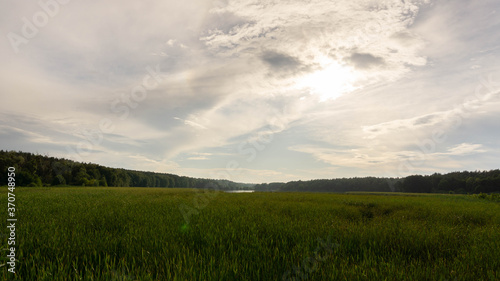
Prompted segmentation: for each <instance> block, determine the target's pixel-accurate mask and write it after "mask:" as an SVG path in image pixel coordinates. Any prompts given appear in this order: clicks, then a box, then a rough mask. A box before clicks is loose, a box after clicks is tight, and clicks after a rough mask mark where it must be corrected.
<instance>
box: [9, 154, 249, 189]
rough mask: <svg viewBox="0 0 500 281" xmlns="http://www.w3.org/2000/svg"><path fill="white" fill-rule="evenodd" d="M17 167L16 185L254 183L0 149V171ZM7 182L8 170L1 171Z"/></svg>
mask: <svg viewBox="0 0 500 281" xmlns="http://www.w3.org/2000/svg"><path fill="white" fill-rule="evenodd" d="M8 167H14V168H15V169H16V185H17V186H28V187H37V186H40V187H41V186H45V187H49V186H104V187H106V186H115V187H118V186H119V187H178V188H205V187H207V186H209V187H210V188H217V189H220V190H237V189H249V188H250V187H253V185H248V184H241V183H235V182H232V181H228V180H212V179H199V178H192V177H185V176H178V175H174V174H167V173H155V172H143V171H134V170H126V169H117V168H109V167H104V166H101V165H97V164H93V163H80V162H75V161H72V160H66V159H59V158H54V157H48V156H43V155H38V154H32V153H27V152H20V151H19V152H16V151H4V150H1V151H0V170H1V171H7V169H8ZM0 182H1V183H6V182H7V172H5V173H0Z"/></svg>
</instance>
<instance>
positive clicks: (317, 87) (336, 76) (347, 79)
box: [296, 60, 358, 101]
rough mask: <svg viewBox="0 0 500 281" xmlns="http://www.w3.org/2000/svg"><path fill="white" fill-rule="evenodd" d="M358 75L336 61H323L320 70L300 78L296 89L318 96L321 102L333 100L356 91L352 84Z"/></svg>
mask: <svg viewBox="0 0 500 281" xmlns="http://www.w3.org/2000/svg"><path fill="white" fill-rule="evenodd" d="M357 76H358V74H357V73H356V72H355V71H354V69H352V68H350V67H348V66H345V65H341V64H339V63H338V62H336V61H332V60H323V61H322V63H321V69H320V70H317V71H315V72H313V73H311V74H308V75H306V76H304V77H302V78H300V79H299V80H298V81H297V83H296V87H297V88H298V89H309V91H310V93H311V94H313V95H318V96H319V97H320V100H321V101H325V100H334V99H336V98H338V97H340V96H341V95H342V94H344V93H347V92H351V91H353V90H356V87H354V83H355V82H356V80H357Z"/></svg>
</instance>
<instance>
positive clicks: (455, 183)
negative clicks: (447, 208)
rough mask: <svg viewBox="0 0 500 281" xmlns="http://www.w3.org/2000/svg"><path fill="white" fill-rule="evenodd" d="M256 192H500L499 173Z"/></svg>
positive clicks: (325, 182)
mask: <svg viewBox="0 0 500 281" xmlns="http://www.w3.org/2000/svg"><path fill="white" fill-rule="evenodd" d="M254 188H255V190H256V191H308V192H349V191H363V192H413V193H461V194H466V193H470V194H477V193H494V192H500V170H491V171H475V172H468V171H463V172H452V173H448V174H439V173H435V174H432V175H427V176H422V175H411V176H407V177H404V178H375V177H364V178H341V179H322V180H310V181H291V182H287V183H283V182H275V183H264V184H257V185H255V187H254Z"/></svg>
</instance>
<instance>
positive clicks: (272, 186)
mask: <svg viewBox="0 0 500 281" xmlns="http://www.w3.org/2000/svg"><path fill="white" fill-rule="evenodd" d="M8 167H15V168H16V184H17V185H18V186H116V187H119V186H121V187H178V188H205V187H206V186H208V185H210V186H211V187H212V188H218V189H221V190H243V189H254V190H255V191H308V192H349V191H363V192H414V193H462V194H465V193H470V194H478V193H494V192H500V170H498V169H497V170H491V171H474V172H468V171H463V172H452V173H448V174H439V173H435V174H432V175H427V176H422V175H412V176H407V177H404V178H376V177H364V178H340V179H320V180H310V181H300V180H299V181H291V182H287V183H284V182H275V183H263V184H257V185H254V184H243V183H236V182H232V181H228V180H214V179H200V178H192V177H185V176H179V175H174V174H168V173H155V172H143V171H134V170H126V169H118V168H109V167H104V166H101V165H97V164H93V163H80V162H75V161H71V160H67V159H60V158H54V157H49V156H43V155H39V154H32V153H27V152H21V151H18V152H16V151H4V150H0V171H4V172H0V185H1V184H3V183H5V184H6V183H7V172H6V171H7V169H8Z"/></svg>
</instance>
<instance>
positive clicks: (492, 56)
mask: <svg viewBox="0 0 500 281" xmlns="http://www.w3.org/2000/svg"><path fill="white" fill-rule="evenodd" d="M498 8H499V6H498V3H497V2H495V1H494V0H487V1H482V2H477V1H476V2H470V1H469V2H467V1H462V0H460V1H441V2H432V3H431V1H418V0H411V1H400V0H388V1H364V0H359V1H358V0H354V1H340V2H336V3H335V4H332V2H331V1H327V0H312V1H297V0H283V1H267V0H238V1H236V0H227V1H217V2H214V1H211V0H206V1H197V2H196V3H194V2H193V3H190V2H179V1H173V0H168V1H161V2H155V3H153V2H147V3H143V2H137V1H135V2H134V1H118V0H111V1H107V2H106V3H105V4H103V3H100V2H92V3H83V2H74V1H72V2H71V3H69V4H67V5H63V6H61V7H60V11H59V12H58V13H57V15H55V16H53V17H50V18H49V21H48V23H47V24H46V25H45V26H43V27H39V28H38V33H37V34H36V36H33V38H29V40H28V41H29V42H28V43H27V44H22V45H20V46H19V47H20V52H19V53H18V54H15V53H14V52H13V49H12V46H11V44H10V42H9V40H8V39H6V40H2V41H1V42H0V58H1V59H2V62H3V63H2V66H1V67H0V95H1V97H2V101H3V102H2V104H0V110H1V112H2V115H0V118H1V120H3V124H7V125H4V126H3V127H2V128H1V130H2V131H1V132H0V133H1V134H2V138H1V140H0V143H1V144H2V146H3V147H5V148H9V149H15V150H23V149H28V150H31V151H33V150H37V149H40V150H42V151H41V152H43V153H45V152H47V153H49V154H55V156H65V155H66V154H68V152H67V147H70V148H71V149H73V150H74V151H76V149H77V147H78V145H79V144H80V143H81V142H82V141H83V142H89V141H90V142H92V140H94V141H95V138H96V137H97V136H98V133H99V132H100V130H101V129H100V127H99V124H100V121H101V120H103V119H109V120H111V121H112V122H113V125H114V130H113V131H112V132H101V133H102V141H99V142H97V143H96V144H92V146H91V149H88V151H86V153H84V154H82V155H80V156H81V158H83V159H84V160H85V161H92V162H98V163H102V164H104V165H107V164H109V165H112V166H115V167H120V166H122V165H126V166H127V167H129V168H134V169H154V170H169V171H170V172H174V171H175V172H178V173H180V174H189V173H193V174H195V175H208V171H213V170H216V169H224V167H225V166H226V164H227V162H228V161H233V160H234V159H236V160H238V161H239V160H241V159H243V160H244V161H245V163H246V164H247V166H245V168H244V169H243V171H242V173H241V174H240V175H238V176H235V177H234V178H235V179H244V180H245V181H246V180H251V179H252V177H253V176H255V179H257V178H258V179H259V180H260V179H262V181H268V180H270V179H271V180H279V179H283V180H286V179H289V178H297V179H298V178H300V176H305V177H312V176H314V177H320V176H321V175H324V176H329V175H330V173H337V174H336V175H339V176H342V175H344V174H345V175H364V174H373V175H375V174H391V173H393V174H394V172H393V171H395V170H396V171H397V165H398V163H399V162H400V161H405V160H407V159H411V158H412V157H417V156H418V155H419V152H418V145H419V144H420V142H421V141H422V140H426V139H427V138H429V136H432V132H433V131H434V130H435V129H442V130H444V132H445V133H446V135H447V137H448V138H449V140H448V141H446V142H443V143H442V144H440V145H439V146H437V147H436V151H435V152H434V153H430V154H429V156H428V157H429V159H432V161H436V164H434V163H430V162H431V161H430V160H429V161H427V162H428V164H429V163H430V164H429V165H428V166H419V167H418V168H419V169H420V170H421V171H427V170H429V171H430V170H432V169H433V168H436V169H438V170H439V169H441V170H445V169H447V168H450V167H452V168H456V167H461V165H462V166H467V165H470V166H471V167H472V166H473V164H474V165H480V164H478V163H481V161H479V160H478V161H474V160H473V159H472V157H485V156H484V155H482V154H480V153H473V152H478V151H483V150H485V151H488V152H490V153H491V154H492V155H496V154H495V152H494V151H495V149H497V147H498V144H496V143H494V142H495V141H494V140H495V139H497V138H496V137H495V136H496V135H494V132H495V129H496V127H495V125H493V123H494V122H493V121H488V120H497V119H498V117H499V111H498V108H499V107H498V104H499V101H498V85H499V84H498V81H497V80H498V78H497V77H496V76H495V75H490V74H495V73H496V72H497V71H498V69H497V68H498V67H497V64H496V62H497V61H498V51H499V49H498V47H497V45H498V39H499V38H500V37H499V36H500V35H499V34H498V32H495V31H496V30H498V27H499V24H500V20H499V19H498V17H496V15H495V14H494V13H492V11H495V10H498ZM40 10H41V8H40V6H39V5H38V4H37V2H31V3H30V2H19V1H17V2H12V3H10V4H8V5H7V8H6V9H3V10H2V11H0V19H2V20H1V21H0V32H1V33H2V34H8V33H9V32H15V33H17V34H21V33H22V28H23V21H22V18H23V17H26V18H27V19H29V20H30V19H32V16H33V15H34V13H36V12H37V11H40ZM478 66H480V68H479V67H478ZM147 67H152V68H154V69H156V68H158V69H159V70H158V72H159V73H158V74H159V76H161V81H160V83H158V85H157V87H154V89H153V88H151V89H148V90H147V95H146V96H145V97H144V99H141V100H140V101H138V100H134V99H132V96H133V95H134V94H135V95H137V94H138V92H137V91H136V92H134V91H135V90H137V88H136V87H137V86H140V85H142V83H143V79H144V76H145V75H146V74H147V73H148V70H147ZM481 75H482V76H483V77H485V79H482V80H481V79H478V77H479V76H481ZM483 80H484V81H483ZM477 87H482V88H481V89H480V93H481V95H480V99H475V98H474V94H475V92H476V89H477ZM134 89H135V90H134ZM471 97H472V98H471ZM464 99H467V100H466V101H464ZM455 105H458V106H455ZM457 117H458V118H459V120H461V121H462V124H458V125H457V122H456V121H457ZM471 124H473V125H471ZM457 126H458V128H457ZM460 126H461V127H460ZM471 132H474V133H473V134H472V133H471ZM89 135H90V136H91V137H90V139H89ZM468 135H470V136H468ZM92 138H94V139H92ZM262 139H272V141H270V142H269V143H266V145H265V147H266V148H265V149H264V150H262V151H258V152H259V157H257V160H255V162H252V163H247V162H246V160H245V157H243V158H242V156H241V155H240V154H239V153H238V147H239V145H240V144H241V143H245V142H246V143H250V142H254V143H255V142H259V141H260V140H262ZM478 143H481V144H482V146H480V147H478V146H477V144H478ZM257 146H258V145H257ZM258 147H261V146H258ZM285 148H290V149H285ZM469 152H470V153H469ZM200 153H201V154H200ZM69 154H71V153H69ZM209 154H210V155H209ZM223 154H224V155H223ZM77 156H78V155H77ZM454 157H461V158H460V159H461V161H463V162H457V161H454V160H455V159H454ZM478 159H479V158H478ZM481 159H484V161H483V162H484V164H481V165H484V166H485V167H489V166H494V164H491V163H494V161H490V160H488V159H486V158H481ZM201 160H203V161H201ZM123 163H125V164H123ZM298 163H299V164H303V165H306V164H304V163H307V166H310V167H314V168H307V167H303V168H301V167H299V166H300V165H299V164H298ZM495 163H496V162H495ZM184 164H185V165H187V166H186V167H183V166H182V165H184ZM190 165H191V166H190ZM195 166H196V168H193V167H195ZM272 166H275V168H273V167H272ZM141 167H144V168H141ZM312 170H314V171H312ZM169 171H167V172H169ZM257 176H258V177H257Z"/></svg>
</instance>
